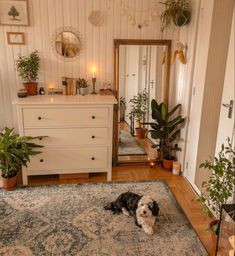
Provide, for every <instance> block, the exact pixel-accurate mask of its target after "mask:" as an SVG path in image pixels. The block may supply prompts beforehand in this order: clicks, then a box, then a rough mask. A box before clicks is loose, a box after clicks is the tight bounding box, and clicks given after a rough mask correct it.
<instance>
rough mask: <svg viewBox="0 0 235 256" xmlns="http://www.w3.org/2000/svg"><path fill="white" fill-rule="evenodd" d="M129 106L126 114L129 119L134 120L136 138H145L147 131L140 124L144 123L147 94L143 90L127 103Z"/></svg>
mask: <svg viewBox="0 0 235 256" xmlns="http://www.w3.org/2000/svg"><path fill="white" fill-rule="evenodd" d="M129 102H130V103H131V105H130V112H129V114H128V116H129V118H130V119H131V118H134V120H135V121H136V128H135V130H136V136H137V138H138V139H143V138H145V136H146V132H147V129H146V128H143V127H142V124H141V122H143V121H144V118H145V114H146V112H147V109H148V102H149V101H148V93H147V91H146V90H145V89H144V90H142V91H141V92H139V93H138V94H137V95H136V96H134V97H133V98H132V99H130V101H129Z"/></svg>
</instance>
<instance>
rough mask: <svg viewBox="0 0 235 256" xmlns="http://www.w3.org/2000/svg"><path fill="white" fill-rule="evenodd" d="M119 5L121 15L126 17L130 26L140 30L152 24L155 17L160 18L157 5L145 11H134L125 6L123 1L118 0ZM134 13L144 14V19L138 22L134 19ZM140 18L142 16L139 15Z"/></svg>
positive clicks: (130, 7) (134, 9)
mask: <svg viewBox="0 0 235 256" xmlns="http://www.w3.org/2000/svg"><path fill="white" fill-rule="evenodd" d="M120 4H121V10H122V11H121V15H122V16H126V17H127V21H128V23H129V24H130V25H132V26H136V25H137V27H138V28H139V29H141V28H143V27H148V26H149V25H150V24H151V23H152V22H154V21H155V19H156V18H157V17H160V10H159V6H158V5H154V6H152V7H149V8H146V9H136V8H133V7H132V6H130V5H129V4H127V3H126V2H125V1H124V0H120ZM136 13H140V14H144V13H147V14H146V18H145V19H144V20H143V21H142V22H139V21H138V20H137V19H136ZM141 16H142V15H141Z"/></svg>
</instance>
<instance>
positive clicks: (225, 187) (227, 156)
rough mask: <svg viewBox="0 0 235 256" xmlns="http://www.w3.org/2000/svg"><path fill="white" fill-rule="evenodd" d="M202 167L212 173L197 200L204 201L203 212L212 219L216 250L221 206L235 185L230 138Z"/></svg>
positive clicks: (234, 161) (213, 248) (233, 160)
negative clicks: (215, 155)
mask: <svg viewBox="0 0 235 256" xmlns="http://www.w3.org/2000/svg"><path fill="white" fill-rule="evenodd" d="M200 168H204V169H205V171H208V170H209V171H210V173H211V174H210V176H209V179H208V180H207V181H203V182H202V187H203V188H204V189H205V192H204V193H202V194H201V196H200V197H198V198H197V201H199V202H201V203H203V207H202V210H203V212H205V213H206V214H207V215H208V216H209V217H210V218H211V219H212V221H211V223H210V225H209V229H210V230H211V231H212V251H215V248H216V240H217V238H216V235H218V232H219V230H218V225H219V217H220V212H221V208H222V205H223V204H225V203H227V201H228V199H229V198H230V197H231V196H232V194H233V189H234V186H235V150H234V149H233V147H232V144H231V142H230V139H229V138H228V144H227V145H224V144H222V146H221V150H220V152H219V154H218V156H217V157H214V158H210V159H209V160H206V161H205V162H203V163H202V164H201V165H200Z"/></svg>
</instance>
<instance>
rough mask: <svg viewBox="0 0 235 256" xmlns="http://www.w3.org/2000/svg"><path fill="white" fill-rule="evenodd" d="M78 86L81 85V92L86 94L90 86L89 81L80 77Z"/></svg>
mask: <svg viewBox="0 0 235 256" xmlns="http://www.w3.org/2000/svg"><path fill="white" fill-rule="evenodd" d="M78 86H79V93H80V94H81V95H86V94H87V88H88V86H89V84H88V81H87V80H86V79H84V78H80V77H79V79H78Z"/></svg>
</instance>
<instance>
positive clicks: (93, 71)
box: [92, 66, 96, 78]
mask: <svg viewBox="0 0 235 256" xmlns="http://www.w3.org/2000/svg"><path fill="white" fill-rule="evenodd" d="M95 71H96V68H95V66H93V68H92V77H93V78H95Z"/></svg>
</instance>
